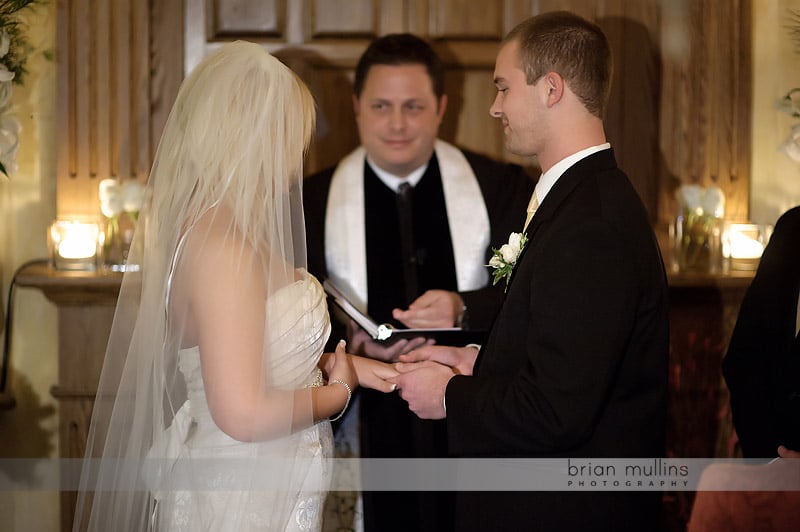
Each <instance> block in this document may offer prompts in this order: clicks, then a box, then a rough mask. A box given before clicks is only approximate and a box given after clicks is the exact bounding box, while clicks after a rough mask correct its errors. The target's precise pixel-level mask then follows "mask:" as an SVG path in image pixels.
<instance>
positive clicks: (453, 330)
mask: <svg viewBox="0 0 800 532" xmlns="http://www.w3.org/2000/svg"><path fill="white" fill-rule="evenodd" d="M322 286H323V287H324V288H325V292H326V293H327V294H328V295H329V296H330V298H331V299H332V300H333V302H334V303H335V304H336V306H337V307H339V308H340V309H342V311H343V312H344V313H345V314H347V316H348V317H349V318H350V319H352V320H353V321H355V322H356V323H357V324H358V325H359V327H361V328H362V329H364V330H365V331H366V332H367V334H369V335H370V337H372V339H374V340H377V341H379V342H383V343H386V344H391V343H393V342H395V341H397V340H400V339H401V338H407V339H412V338H419V337H423V338H428V339H432V340H433V341H434V342H435V343H437V344H440V345H455V346H463V345H467V344H470V343H481V342H483V340H484V339H485V337H486V331H473V330H467V329H462V328H461V327H442V328H426V329H408V328H401V327H395V326H393V325H391V324H389V323H377V322H376V321H375V320H373V319H372V318H371V317H369V316H367V315H366V314H364V313H363V312H361V311H360V310H358V308H356V306H355V305H353V304H352V303H351V302H350V300H349V299H347V297H346V296H345V295H344V294H343V293H342V291H341V290H339V288H337V287H336V285H334V284H333V282H331V280H330V279H326V280H325V282H323V283H322Z"/></svg>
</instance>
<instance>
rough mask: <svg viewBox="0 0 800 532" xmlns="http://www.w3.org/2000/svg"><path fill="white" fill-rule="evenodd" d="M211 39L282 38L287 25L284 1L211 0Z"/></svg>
mask: <svg viewBox="0 0 800 532" xmlns="http://www.w3.org/2000/svg"><path fill="white" fill-rule="evenodd" d="M209 4H210V6H211V7H212V9H211V14H212V16H211V17H209V21H210V31H209V35H210V36H211V38H212V39H218V38H221V37H225V36H244V35H253V36H257V37H264V36H268V37H278V38H280V37H282V36H283V35H284V28H285V25H286V1H285V0H259V1H257V2H256V1H253V0H227V1H224V2H223V1H219V0H209Z"/></svg>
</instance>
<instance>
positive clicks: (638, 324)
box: [396, 12, 668, 531]
mask: <svg viewBox="0 0 800 532" xmlns="http://www.w3.org/2000/svg"><path fill="white" fill-rule="evenodd" d="M494 82H495V85H496V86H497V96H496V98H495V101H494V103H493V105H492V107H491V109H490V113H491V115H492V116H494V117H495V118H499V119H500V120H501V121H502V123H503V127H504V132H505V137H506V144H507V148H508V149H509V150H510V151H511V152H513V153H516V154H519V155H527V156H536V157H538V160H539V164H540V166H541V169H542V172H543V173H542V176H541V178H540V179H539V182H538V183H537V185H536V188H535V190H534V193H533V197H532V198H531V202H530V206H529V213H533V214H532V215H530V216H529V222H528V223H527V225H526V229H525V233H526V235H527V239H528V240H527V243H526V244H525V245H524V248H523V250H522V252H521V254H520V256H519V258H518V259H517V261H516V265H515V267H514V271H513V274H512V275H511V278H510V283H509V286H508V291H507V293H506V298H505V301H504V303H503V307H502V309H501V310H500V313H499V315H498V317H497V319H496V321H495V323H494V325H493V327H492V329H491V331H490V333H489V337H488V339H487V341H486V343H485V344H484V345H483V347H482V348H481V350H480V352H478V351H477V350H475V349H474V348H471V347H462V348H457V347H445V346H427V347H423V348H420V349H418V350H416V351H413V352H411V353H409V354H407V355H405V356H403V357H401V360H403V361H404V362H401V363H399V364H398V369H400V371H401V372H403V374H402V375H400V376H399V377H397V378H396V382H397V384H398V387H399V388H400V394H401V396H402V397H403V398H404V399H405V400H406V401H408V403H409V408H410V409H411V410H412V411H414V412H415V413H416V414H417V415H418V416H419V417H421V418H425V419H440V418H446V419H447V430H448V441H449V445H450V451H451V453H452V454H454V455H457V456H462V457H532V458H558V457H572V458H579V457H580V458H645V457H658V456H663V453H664V425H665V411H666V392H667V355H668V325H667V286H666V276H665V273H664V267H663V263H662V260H661V255H660V252H659V248H658V246H657V243H656V239H655V237H654V235H653V232H652V229H651V227H650V223H649V221H648V216H647V213H646V212H645V209H644V207H643V205H642V203H641V201H640V200H639V197H638V196H637V193H636V191H635V190H634V189H633V187H632V186H631V184H630V182H629V181H628V178H627V177H626V175H625V174H624V173H623V172H622V171H621V170H620V169H619V168H618V167H617V164H616V161H615V158H614V152H613V151H612V149H611V147H610V145H609V144H608V142H607V141H606V137H605V132H604V128H603V121H602V116H603V112H604V111H605V107H606V101H607V97H608V92H609V87H610V84H611V53H610V50H609V45H608V41H607V39H606V37H605V35H604V34H603V32H602V30H600V28H599V27H597V26H596V25H595V24H593V23H590V22H588V21H586V20H584V19H582V18H580V17H578V16H577V15H574V14H571V13H568V12H550V13H545V14H542V15H538V16H535V17H533V18H530V19H528V20H526V21H524V22H522V23H521V24H520V25H519V26H517V27H516V28H515V29H514V30H512V31H511V33H510V34H509V35H508V36H507V37H506V38H505V39H504V41H503V43H502V45H501V48H500V51H499V54H498V56H497V61H496V64H495V71H494ZM521 229H522V228H520V230H521ZM660 496H661V494H660V493H658V492H649V493H648V492H641V493H636V492H602V491H598V492H555V493H554V492H529V493H520V492H496V493H476V492H470V491H463V492H460V493H459V500H458V513H457V515H458V520H459V521H458V526H457V529H458V530H510V529H519V528H528V527H530V528H535V529H536V530H545V531H548V530H656V529H657V528H658V527H659V520H660V517H659V515H660Z"/></svg>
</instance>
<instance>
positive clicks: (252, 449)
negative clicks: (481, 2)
mask: <svg viewBox="0 0 800 532" xmlns="http://www.w3.org/2000/svg"><path fill="white" fill-rule="evenodd" d="M303 273H304V278H303V279H302V280H300V281H297V282H295V283H293V284H291V285H288V286H286V287H284V288H282V289H281V290H279V291H278V292H276V293H274V294H273V295H272V296H271V297H270V298H269V299H268V301H267V305H268V309H269V312H268V315H269V316H271V317H272V319H271V322H270V327H269V330H270V333H269V338H268V341H269V345H268V346H267V349H269V350H270V352H271V353H279V354H280V355H279V356H274V357H272V358H273V360H274V362H273V367H271V368H269V378H270V384H271V385H272V386H273V387H276V388H280V389H287V390H288V389H296V388H303V387H307V386H314V385H318V384H319V380H320V379H321V373H320V371H319V369H318V368H317V362H318V361H319V357H320V355H321V354H322V351H323V348H324V345H325V342H326V341H327V339H328V335H329V334H330V321H329V318H328V311H327V306H326V302H325V297H324V291H323V290H322V287H321V286H320V284H319V282H318V281H317V280H316V279H315V278H314V277H313V276H311V275H310V274H307V273H305V272H303ZM178 364H179V368H180V371H181V374H182V375H183V378H184V380H185V382H186V388H187V397H188V399H187V400H186V402H185V403H184V404H183V405H182V406H181V408H180V409H179V410H178V412H177V413H176V414H175V417H174V419H173V421H172V423H171V425H170V426H169V427H168V428H167V429H166V430H165V431H164V432H163V433H162V434H161V435H160V436H159V437H158V438H157V439H156V442H155V444H154V445H153V448H152V449H151V451H150V453H149V455H148V456H149V457H150V458H158V459H161V460H159V463H161V461H163V462H165V463H166V464H167V465H165V466H164V467H163V471H164V472H163V473H162V472H161V471H159V472H158V473H159V474H157V475H153V478H149V479H148V485H149V486H150V488H151V491H152V493H153V497H154V498H155V500H156V501H157V504H156V511H155V513H154V515H153V522H152V524H153V525H154V529H155V530H159V531H170V532H183V531H187V532H188V531H192V532H195V531H198V530H209V531H210V530H213V531H223V532H226V531H231V532H233V531H237V532H247V531H254V532H255V531H265V530H275V531H284V530H287V531H312V530H319V529H320V528H321V523H322V510H323V508H322V505H323V502H324V500H325V494H326V491H327V489H328V486H329V484H330V476H331V474H330V471H329V470H328V464H327V461H326V459H327V458H330V457H331V455H332V447H333V437H332V433H331V427H330V423H328V422H327V421H325V422H321V423H317V424H316V425H314V426H312V427H309V428H307V429H305V430H302V431H300V432H296V433H294V434H291V435H290V436H287V437H284V438H280V439H278V440H269V441H264V442H252V443H249V442H240V441H237V440H234V439H233V438H231V437H230V436H228V435H227V434H225V433H224V432H222V431H221V430H220V429H219V428H218V427H217V426H216V425H215V424H214V421H213V420H212V418H211V412H210V411H209V407H208V402H207V400H206V395H205V388H204V385H203V377H202V373H201V368H200V351H199V349H198V348H197V347H193V348H189V349H183V350H181V352H180V354H179V359H178ZM179 458H180V459H181V460H180V462H181V463H188V464H189V465H190V467H191V466H192V465H193V463H194V459H197V463H211V464H212V466H215V465H221V467H218V468H217V469H218V470H219V471H218V472H213V473H208V472H206V471H204V472H203V474H202V475H198V476H197V477H192V483H191V486H192V488H193V489H192V490H191V491H186V490H182V489H181V486H177V488H176V487H175V486H173V485H171V484H170V482H174V479H172V478H171V475H170V471H171V470H170V469H169V468H170V465H169V464H170V460H176V461H177V459H179ZM184 458H190V459H192V460H182V459H184ZM278 458H280V460H276V459H278ZM287 458H288V459H290V460H288V461H286V460H285V459H287ZM164 459H166V460H164ZM208 459H215V460H208ZM226 459H232V460H233V461H234V462H235V463H237V464H241V463H243V461H246V460H252V463H253V464H254V467H259V466H264V469H265V470H263V471H262V470H256V471H251V472H248V474H249V475H250V476H252V477H253V478H254V479H255V480H256V481H258V480H262V479H263V478H275V476H276V475H277V476H278V478H281V481H280V482H281V483H282V484H283V483H284V482H285V484H286V485H285V486H284V485H281V487H280V489H277V490H275V489H266V490H263V491H259V490H258V488H254V489H252V490H250V489H247V488H246V487H245V488H242V489H241V490H239V486H240V485H241V482H240V479H237V478H231V477H230V475H233V474H235V473H232V472H231V471H226V468H225V467H224V464H225V460H226ZM244 463H250V462H244ZM269 464H290V466H289V467H291V470H290V471H291V472H290V473H287V472H286V471H283V472H276V471H274V470H270V469H269V467H268V465H269ZM233 470H236V468H233ZM214 471H216V470H214ZM238 471H241V468H239V469H238ZM282 473H283V474H285V475H286V477H285V478H284V476H282ZM245 476H247V475H245ZM245 482H246V480H245ZM231 485H235V486H236V487H237V488H236V490H232V489H230V487H228V488H227V489H226V488H223V489H215V486H231ZM256 485H258V483H257V482H256ZM195 486H197V487H196V488H195Z"/></svg>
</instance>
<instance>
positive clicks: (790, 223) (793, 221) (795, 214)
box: [775, 205, 800, 232]
mask: <svg viewBox="0 0 800 532" xmlns="http://www.w3.org/2000/svg"><path fill="white" fill-rule="evenodd" d="M799 229H800V205H798V206H797V207H792V208H791V209H789V210H788V211H786V212H785V213H783V214H782V215H781V216H780V217H779V218H778V221H777V222H775V232H778V231H780V232H783V231H797V230H799Z"/></svg>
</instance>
